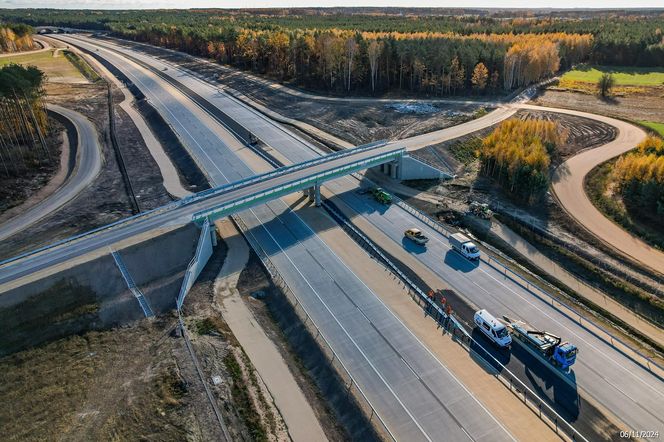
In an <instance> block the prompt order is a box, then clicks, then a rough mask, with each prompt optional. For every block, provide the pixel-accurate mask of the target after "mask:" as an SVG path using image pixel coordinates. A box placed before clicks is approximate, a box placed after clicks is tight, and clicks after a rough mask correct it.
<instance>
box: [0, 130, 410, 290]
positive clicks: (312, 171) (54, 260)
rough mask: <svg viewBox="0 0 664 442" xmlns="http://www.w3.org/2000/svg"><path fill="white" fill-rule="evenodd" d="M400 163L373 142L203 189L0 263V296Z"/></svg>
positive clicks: (389, 148) (401, 154)
mask: <svg viewBox="0 0 664 442" xmlns="http://www.w3.org/2000/svg"><path fill="white" fill-rule="evenodd" d="M404 158H408V157H407V154H406V150H405V148H403V147H395V146H394V145H387V144H386V143H384V142H377V143H372V144H368V145H364V146H359V147H357V148H354V149H347V150H343V151H340V152H336V153H332V154H329V155H326V156H323V157H319V158H315V159H312V160H309V161H305V162H302V163H298V164H294V165H291V166H287V167H281V168H279V169H275V170H273V171H270V172H268V173H264V174H260V175H255V176H251V177H248V178H245V179H243V180H239V181H235V182H232V183H229V184H225V185H222V186H218V187H215V188H212V189H208V190H206V191H203V192H199V193H197V194H195V195H192V196H190V197H187V198H184V199H182V200H179V201H176V202H173V203H170V204H167V205H165V206H162V207H159V208H157V209H154V210H151V211H149V212H144V213H142V214H139V215H136V216H133V217H130V218H126V219H123V220H120V221H118V222H115V223H112V224H109V225H106V226H103V227H100V228H97V229H94V230H92V231H89V232H86V233H83V234H81V235H77V236H74V237H71V238H67V239H65V240H63V241H60V242H57V243H55V244H52V245H49V246H46V247H43V248H40V249H37V250H34V251H31V252H28V253H25V254H22V255H19V256H16V257H13V258H10V259H8V260H5V261H3V262H0V291H3V290H2V286H3V285H4V284H7V283H9V282H12V281H15V280H17V279H19V278H22V277H24V276H27V275H30V274H32V273H35V272H38V271H41V270H44V269H47V268H49V267H51V266H54V265H56V264H60V263H63V262H66V261H68V260H70V259H73V258H76V257H79V256H82V255H84V254H86V253H89V252H92V251H95V250H97V249H99V248H101V247H107V246H110V245H112V244H114V243H116V242H119V241H122V240H125V239H128V238H131V237H133V236H136V235H139V234H143V233H146V232H149V231H151V230H155V229H157V228H160V227H162V226H164V225H169V224H171V225H172V224H177V223H181V224H186V223H188V222H191V221H195V222H198V223H199V224H200V223H202V222H204V221H206V220H207V221H212V220H215V219H218V218H221V217H224V216H228V215H231V214H233V213H237V212H241V211H243V210H246V209H249V208H252V207H255V206H257V205H260V204H264V203H266V202H268V201H270V200H274V199H277V198H280V197H282V196H285V195H288V194H290V193H294V192H298V191H303V190H304V191H306V192H307V193H308V194H309V195H310V197H311V198H312V200H314V201H316V202H317V203H318V204H319V203H320V186H321V184H322V183H324V182H326V181H329V180H333V179H335V178H339V177H342V176H344V175H348V174H351V173H354V172H357V171H360V170H364V169H367V168H371V167H376V166H380V165H383V164H390V165H391V166H392V167H393V168H394V169H397V170H398V169H399V167H400V165H401V164H402V163H403V160H404Z"/></svg>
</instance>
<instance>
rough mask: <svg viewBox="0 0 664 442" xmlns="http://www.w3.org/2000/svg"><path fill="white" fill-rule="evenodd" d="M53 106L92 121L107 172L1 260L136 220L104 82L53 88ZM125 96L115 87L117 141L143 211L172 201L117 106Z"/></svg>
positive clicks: (11, 242) (0, 250)
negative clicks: (112, 131)
mask: <svg viewBox="0 0 664 442" xmlns="http://www.w3.org/2000/svg"><path fill="white" fill-rule="evenodd" d="M46 92H47V95H48V101H49V102H52V103H55V104H59V105H61V106H63V107H68V108H70V109H72V110H75V111H77V112H80V113H81V114H83V115H85V116H86V117H87V118H89V119H90V120H91V121H92V122H93V124H94V125H95V127H96V129H97V131H98V133H99V135H100V142H101V146H102V155H103V163H102V170H101V172H100V174H99V176H98V177H97V179H96V180H95V182H94V183H93V184H92V185H91V186H90V187H88V188H87V189H85V190H84V191H83V192H81V194H80V195H79V196H78V197H77V198H75V199H74V200H73V201H71V202H70V203H68V204H67V205H65V206H64V207H63V208H62V209H60V210H58V211H57V212H55V213H54V214H52V215H50V216H48V217H46V218H44V219H43V220H41V221H40V222H39V223H36V224H34V225H32V226H30V227H28V228H27V229H25V230H23V231H21V232H19V233H17V234H16V235H14V236H13V237H11V238H8V239H6V240H5V241H2V242H1V243H0V257H3V258H6V257H10V256H14V255H17V254H19V253H21V252H24V251H26V250H29V249H34V248H38V247H40V246H43V245H46V244H49V243H52V242H54V241H57V240H59V239H63V238H67V237H69V236H72V235H75V234H78V233H81V232H84V231H87V230H90V229H93V228H95V227H99V226H102V225H105V224H108V223H110V222H113V221H116V220H118V219H121V218H125V217H128V216H131V215H132V213H133V212H132V206H131V204H130V201H129V198H128V194H127V189H126V186H125V185H124V182H123V179H122V175H121V173H120V169H119V167H118V163H117V160H116V156H115V153H114V151H113V149H112V147H111V143H110V139H109V132H108V131H109V120H108V116H109V115H108V90H107V87H106V85H105V84H104V83H99V82H97V83H91V84H66V83H48V84H47V86H46ZM122 99H123V95H122V93H121V92H120V91H119V90H117V89H116V88H115V87H113V100H114V103H115V104H116V105H115V112H116V118H117V120H116V123H117V124H116V130H117V138H118V140H120V149H121V150H122V153H123V156H124V158H125V163H126V165H127V171H128V174H129V176H130V179H131V180H132V184H133V187H134V192H135V194H136V195H137V196H138V197H139V198H138V200H139V201H140V203H139V205H140V207H141V209H142V210H148V209H151V208H154V207H158V206H160V205H162V204H164V203H166V202H168V201H170V200H171V198H170V196H169V195H168V193H167V192H166V190H165V189H164V187H163V184H162V178H161V175H160V172H159V168H158V166H157V164H156V162H155V161H154V159H153V158H152V157H151V156H150V154H149V151H148V149H147V147H146V146H145V144H144V142H143V140H142V137H141V136H140V132H139V131H138V129H136V127H135V126H134V124H133V123H132V122H131V120H130V119H129V117H128V116H127V115H126V114H125V112H124V111H123V110H122V109H121V108H120V107H119V106H118V105H117V103H119V102H120V101H121V100H122Z"/></svg>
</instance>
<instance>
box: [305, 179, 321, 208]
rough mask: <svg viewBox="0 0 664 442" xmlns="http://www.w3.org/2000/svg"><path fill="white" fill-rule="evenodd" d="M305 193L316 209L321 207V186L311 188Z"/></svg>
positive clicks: (316, 185)
mask: <svg viewBox="0 0 664 442" xmlns="http://www.w3.org/2000/svg"><path fill="white" fill-rule="evenodd" d="M305 192H306V194H307V195H308V196H309V202H310V203H314V204H315V205H316V207H320V184H315V185H314V186H313V187H309V188H308V189H307V190H306V191H305Z"/></svg>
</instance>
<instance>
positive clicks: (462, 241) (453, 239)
mask: <svg viewBox="0 0 664 442" xmlns="http://www.w3.org/2000/svg"><path fill="white" fill-rule="evenodd" d="M449 240H450V245H451V246H452V248H453V249H454V250H456V251H457V252H459V253H461V254H462V255H463V256H465V257H466V258H468V259H472V260H475V259H480V249H478V248H477V246H476V245H475V244H474V243H473V242H472V241H471V240H470V238H468V237H467V236H466V235H464V234H463V233H454V234H452V235H450V237H449Z"/></svg>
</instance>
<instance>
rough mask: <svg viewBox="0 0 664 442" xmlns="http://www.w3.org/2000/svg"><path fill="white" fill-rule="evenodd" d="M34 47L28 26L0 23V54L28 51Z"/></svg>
mask: <svg viewBox="0 0 664 442" xmlns="http://www.w3.org/2000/svg"><path fill="white" fill-rule="evenodd" d="M34 47H35V42H34V41H33V40H32V28H31V27H30V26H28V25H25V24H2V23H0V53H2V52H20V51H29V50H30V49H34Z"/></svg>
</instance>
